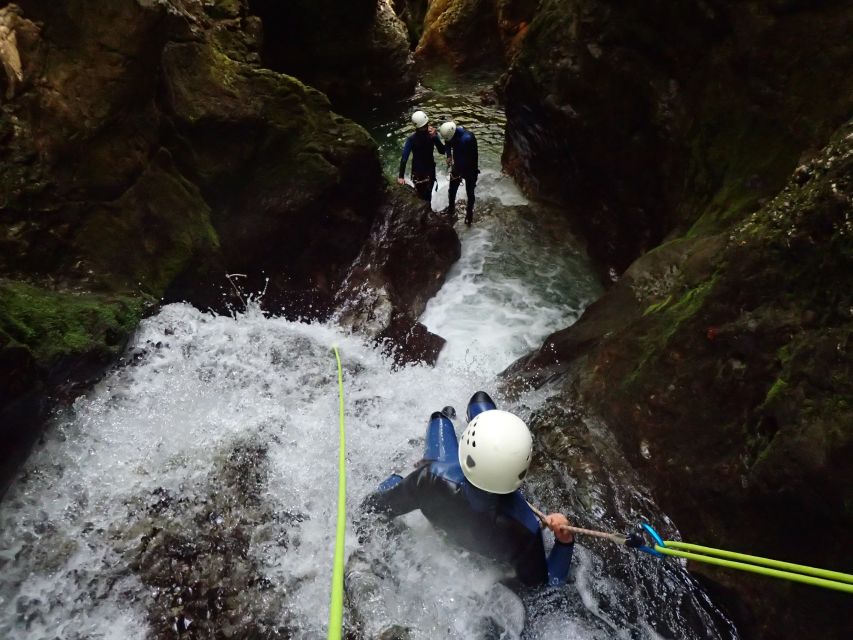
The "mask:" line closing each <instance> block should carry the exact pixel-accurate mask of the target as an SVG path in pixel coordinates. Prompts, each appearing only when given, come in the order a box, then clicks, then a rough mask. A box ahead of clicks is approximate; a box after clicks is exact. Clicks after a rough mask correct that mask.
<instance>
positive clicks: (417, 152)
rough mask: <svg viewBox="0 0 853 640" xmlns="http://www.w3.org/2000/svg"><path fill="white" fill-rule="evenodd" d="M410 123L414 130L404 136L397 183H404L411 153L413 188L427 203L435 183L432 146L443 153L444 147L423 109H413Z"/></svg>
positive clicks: (430, 199) (429, 201) (430, 200)
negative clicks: (406, 136)
mask: <svg viewBox="0 0 853 640" xmlns="http://www.w3.org/2000/svg"><path fill="white" fill-rule="evenodd" d="M412 124H414V125H415V132H414V133H413V134H412V135H410V136H409V137H408V138H406V142H405V143H404V144H403V156H402V158H400V173H399V175H398V177H397V182H398V183H399V184H406V180H405V178H404V177H403V176H404V175H405V173H406V165H407V164H408V162H409V154H411V155H412V182H414V183H415V190H416V191H417V192H418V196H420V198H421V199H422V200H426V202H427V205H429V204H430V203H431V202H432V188H433V186H434V185H435V182H436V177H435V158H434V156H433V148H435V149H437V150H438V152H439V153H444V152H445V148H444V145H443V144H442V143H441V139H440V138H439V137H438V135H437V134H436V131H435V129H433V128H432V127H431V126H429V118H428V117H427V114H425V113H424V112H423V111H415V112H414V113H413V114H412Z"/></svg>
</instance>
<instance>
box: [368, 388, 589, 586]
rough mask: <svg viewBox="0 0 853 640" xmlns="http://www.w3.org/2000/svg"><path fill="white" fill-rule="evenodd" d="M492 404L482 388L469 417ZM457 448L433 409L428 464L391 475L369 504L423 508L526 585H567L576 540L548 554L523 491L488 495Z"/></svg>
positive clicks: (449, 427) (390, 509)
mask: <svg viewBox="0 0 853 640" xmlns="http://www.w3.org/2000/svg"><path fill="white" fill-rule="evenodd" d="M494 408H495V405H494V403H493V402H492V400H491V398H489V396H488V395H487V394H486V393H484V392H482V391H481V392H478V393H477V394H475V395H474V397H473V398H471V402H470V403H469V405H468V419H469V421H470V420H471V419H473V417H474V416H475V415H477V414H478V413H480V412H482V411H487V410H488V409H494ZM458 446H459V445H458V443H457V440H456V433H455V432H454V429H453V423H452V422H451V421H450V419H449V418H447V416H445V415H444V414H442V413H440V412H435V413H433V414H432V416H430V421H429V425H428V426H427V433H426V448H425V452H424V464H423V465H422V466H421V467H420V468H419V469H418V470H417V471H415V472H414V473H411V474H410V475H408V476H407V477H406V478H401V477H400V476H398V475H393V476H391V477H390V478H388V479H387V480H386V481H385V482H383V483H382V485H380V487H379V490H378V491H377V492H375V493H373V494H372V495H371V496H369V497H368V499H367V500H366V504H365V506H366V507H367V508H369V509H372V510H375V511H378V512H380V513H384V514H386V515H388V516H390V517H394V516H399V515H402V514H404V513H408V512H409V511H414V510H415V509H420V510H421V512H422V513H423V514H424V516H426V518H427V519H428V520H429V521H430V522H431V523H432V524H433V525H434V526H436V527H438V528H439V529H441V530H443V531H444V532H446V533H447V535H448V537H449V538H450V539H451V540H452V541H453V542H455V543H456V544H459V545H460V546H462V547H464V548H466V549H469V550H471V551H475V552H477V553H479V554H482V555H484V556H486V557H489V558H492V559H494V560H498V561H501V562H507V563H508V564H510V565H512V566H513V567H514V568H515V572H516V576H517V577H518V579H519V580H521V581H522V582H523V583H524V584H526V585H529V586H535V585H541V584H550V585H561V584H563V583H565V581H566V578H567V577H568V573H569V565H570V564H571V561H572V551H573V549H574V544H563V543H561V542H559V541H557V542H556V543H555V544H554V548H553V549H552V550H551V553H550V554H549V555H548V557H547V558H546V557H545V546H544V541H543V539H542V532H541V530H540V528H539V521H538V520H537V519H536V516H535V515H534V514H533V512H532V511H531V510H530V507H529V506H528V504H527V502H526V501H525V499H524V497H523V496H522V495H521V493H520V492H518V491H514V492H513V493H509V494H505V495H500V494H495V493H488V492H486V491H482V490H481V489H478V488H476V487H475V486H474V485H472V484H471V483H469V482H468V481H467V480H466V479H465V476H464V475H463V473H462V468H461V467H460V466H459V462H458V460H457V455H458V453H457V452H458Z"/></svg>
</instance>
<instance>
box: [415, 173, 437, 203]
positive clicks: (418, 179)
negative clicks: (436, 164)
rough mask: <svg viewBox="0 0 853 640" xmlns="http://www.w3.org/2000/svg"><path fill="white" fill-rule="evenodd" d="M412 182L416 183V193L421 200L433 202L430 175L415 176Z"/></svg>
mask: <svg viewBox="0 0 853 640" xmlns="http://www.w3.org/2000/svg"><path fill="white" fill-rule="evenodd" d="M412 181H413V182H414V183H415V191H417V192H418V197H419V198H420V199H421V200H426V201H427V202H429V201H430V200H432V180H431V179H430V176H429V175H428V174H425V175H413V176H412Z"/></svg>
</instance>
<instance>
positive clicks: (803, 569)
mask: <svg viewBox="0 0 853 640" xmlns="http://www.w3.org/2000/svg"><path fill="white" fill-rule="evenodd" d="M664 544H666V546H667V547H669V548H672V549H680V550H682V551H695V552H697V553H700V554H703V555H706V556H719V557H720V558H729V559H730V560H741V561H743V562H748V563H751V564H762V565H765V566H767V567H773V568H775V569H781V570H783V571H791V572H793V573H801V574H804V575H809V576H816V577H818V578H825V579H826V580H834V581H835V582H849V583H851V584H853V576H852V575H850V574H849V573H841V572H840V571H830V570H828V569H818V568H816V567H807V566H806V565H804V564H794V563H793V562H781V561H780V560H771V559H770V558H762V557H760V556H749V555H747V554H745V553H735V552H734V551H724V550H723V549H714V548H712V547H703V546H700V545H698V544H689V543H687V542H673V541H670V540H667V541H666V542H665V543H664Z"/></svg>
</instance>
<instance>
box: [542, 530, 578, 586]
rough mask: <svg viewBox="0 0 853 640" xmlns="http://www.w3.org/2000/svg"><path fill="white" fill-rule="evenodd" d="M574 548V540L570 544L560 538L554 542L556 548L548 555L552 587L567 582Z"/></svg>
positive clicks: (549, 582)
mask: <svg viewBox="0 0 853 640" xmlns="http://www.w3.org/2000/svg"><path fill="white" fill-rule="evenodd" d="M574 550H575V543H574V542H571V543H569V544H564V543H562V542H560V541H559V540H557V541H555V542H554V548H553V549H551V553H550V554H549V555H548V584H549V585H551V586H552V587H558V586H560V585H563V584H566V580H568V578H569V566H570V565H571V564H572V555H573V554H574Z"/></svg>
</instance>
